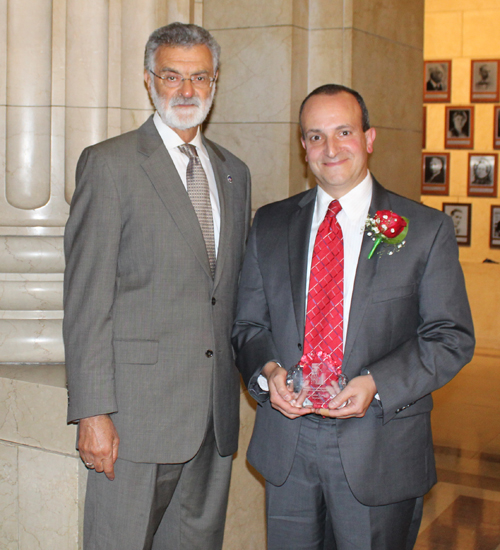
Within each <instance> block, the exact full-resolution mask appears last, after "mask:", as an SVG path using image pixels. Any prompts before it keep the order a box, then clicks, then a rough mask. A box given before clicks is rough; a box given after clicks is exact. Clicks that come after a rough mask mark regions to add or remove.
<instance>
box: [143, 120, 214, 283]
mask: <svg viewBox="0 0 500 550" xmlns="http://www.w3.org/2000/svg"><path fill="white" fill-rule="evenodd" d="M137 148H138V151H139V152H140V153H142V154H144V155H146V157H147V158H146V159H145V160H144V162H143V163H142V167H143V169H144V171H145V172H146V174H147V175H148V177H149V179H150V180H151V183H152V184H153V186H154V188H155V189H156V192H157V193H158V195H159V197H160V199H161V201H162V203H163V205H164V206H165V208H166V209H167V210H168V212H169V214H170V215H171V216H172V219H173V220H174V222H175V223H176V225H177V227H178V228H179V231H180V232H181V234H182V236H183V237H184V239H185V240H186V242H187V243H188V245H189V246H190V248H191V250H192V251H193V253H194V254H195V256H196V258H197V259H198V261H199V262H200V264H201V265H202V267H203V269H204V270H205V271H206V273H207V275H208V276H209V277H210V278H211V277H212V275H211V273H210V265H209V261H208V254H207V249H206V246H205V241H204V239H203V234H202V232H201V228H200V224H199V222H198V218H197V217H196V213H195V211H194V208H193V205H192V203H191V201H190V199H189V196H188V194H187V191H186V189H185V187H184V185H183V184H182V181H181V179H180V177H179V174H178V173H177V170H176V168H175V166H174V163H173V162H172V159H171V157H170V155H169V153H168V151H167V149H166V147H165V146H164V144H163V141H162V139H161V137H160V135H159V134H158V132H157V130H156V127H155V126H154V122H153V119H152V118H150V119H148V120H147V121H146V123H145V124H143V126H141V128H139V131H138V145H137Z"/></svg>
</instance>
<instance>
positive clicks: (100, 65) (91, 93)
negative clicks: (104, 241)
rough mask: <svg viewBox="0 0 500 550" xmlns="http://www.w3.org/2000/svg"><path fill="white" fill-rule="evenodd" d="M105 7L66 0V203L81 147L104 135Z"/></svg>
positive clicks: (102, 0) (102, 1)
mask: <svg viewBox="0 0 500 550" xmlns="http://www.w3.org/2000/svg"><path fill="white" fill-rule="evenodd" d="M108 7H109V1H108V0H92V1H90V0H88V1H85V2H82V1H80V0H67V5H66V124H65V144H66V146H65V157H66V170H65V173H66V193H65V194H66V200H67V201H68V202H70V201H71V197H72V195H73V190H74V181H75V167H76V162H77V160H78V157H79V156H80V153H81V152H82V149H83V148H84V147H86V146H88V145H91V144H93V143H97V142H98V141H101V140H103V139H105V138H106V137H107V124H108V118H107V117H108V114H107V106H108V103H107V102H108V39H109V33H108V30H109V17H108V16H109V11H108ZM110 78H113V76H112V75H111V76H110Z"/></svg>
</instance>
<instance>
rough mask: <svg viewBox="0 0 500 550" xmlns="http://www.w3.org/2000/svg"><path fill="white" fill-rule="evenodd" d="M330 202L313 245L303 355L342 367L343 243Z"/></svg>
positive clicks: (335, 204) (337, 208) (335, 206)
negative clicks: (324, 356) (328, 358)
mask: <svg viewBox="0 0 500 550" xmlns="http://www.w3.org/2000/svg"><path fill="white" fill-rule="evenodd" d="M341 210H342V207H341V206H340V203H339V202H338V201H336V200H335V201H332V202H331V203H330V205H329V207H328V211H327V213H326V216H325V219H324V220H323V221H322V222H321V225H320V226H319V229H318V233H317V235H316V241H315V243H314V251H313V257H312V262H311V275H310V280H309V294H308V299H307V315H306V327H305V339H304V353H305V354H306V353H309V352H310V351H312V350H314V351H316V352H318V351H322V352H324V353H328V354H330V355H331V356H332V358H334V359H335V358H337V361H338V364H339V365H341V364H342V359H343V357H344V351H343V339H344V335H343V329H344V326H343V325H344V319H343V318H344V242H343V238H342V228H341V227H340V225H339V222H338V221H337V214H338V213H339V212H340V211H341Z"/></svg>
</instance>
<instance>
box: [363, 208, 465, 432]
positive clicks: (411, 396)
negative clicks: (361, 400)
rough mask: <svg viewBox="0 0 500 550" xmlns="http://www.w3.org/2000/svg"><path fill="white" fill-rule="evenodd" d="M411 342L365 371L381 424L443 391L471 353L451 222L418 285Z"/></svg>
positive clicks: (438, 239) (437, 241) (447, 222)
mask: <svg viewBox="0 0 500 550" xmlns="http://www.w3.org/2000/svg"><path fill="white" fill-rule="evenodd" d="M418 292H419V295H418V299H419V314H420V322H419V326H418V330H417V334H416V335H415V337H412V338H410V339H409V340H407V341H406V342H404V343H403V344H402V345H400V346H399V347H397V348H396V349H394V350H393V351H391V352H390V353H389V354H387V355H386V356H385V357H383V358H381V359H379V360H377V361H375V362H374V363H372V364H371V365H367V369H369V371H370V372H371V374H372V376H373V377H374V380H375V383H376V386H377V391H378V393H379V395H380V398H381V401H382V405H383V410H384V422H388V421H389V420H392V419H393V418H394V417H396V415H397V414H398V413H399V412H400V411H401V410H404V409H406V408H409V407H410V406H411V405H413V404H414V403H415V402H416V401H418V400H419V399H420V398H422V397H424V396H425V395H427V394H430V393H431V392H432V391H434V390H437V389H438V388H440V387H441V386H444V385H445V384H446V383H447V382H448V381H449V380H451V379H452V378H453V377H454V376H455V375H456V374H457V373H458V371H459V370H460V369H461V368H462V367H463V366H464V365H466V364H467V363H468V362H469V361H470V360H471V359H472V356H473V353H474V344H475V341H474V330H473V325H472V317H471V312H470V308H469V302H468V299H467V293H466V289H465V281H464V277H463V273H462V269H461V267H460V263H459V261H458V247H457V244H456V237H455V233H454V229H453V224H452V221H451V219H449V220H448V219H447V218H446V219H444V220H443V222H442V223H441V225H440V227H439V229H438V231H437V234H436V237H435V239H434V242H433V244H432V247H431V249H430V252H429V254H428V257H427V261H426V265H425V269H424V272H423V275H422V278H421V281H420V285H419V290H418Z"/></svg>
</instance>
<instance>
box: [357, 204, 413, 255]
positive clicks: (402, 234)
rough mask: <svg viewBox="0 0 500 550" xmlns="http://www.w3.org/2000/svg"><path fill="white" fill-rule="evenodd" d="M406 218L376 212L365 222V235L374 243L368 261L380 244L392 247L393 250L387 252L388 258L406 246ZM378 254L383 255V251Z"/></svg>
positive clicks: (384, 211)
mask: <svg viewBox="0 0 500 550" xmlns="http://www.w3.org/2000/svg"><path fill="white" fill-rule="evenodd" d="M409 223H410V222H409V220H408V218H405V217H404V216H399V215H398V214H395V213H394V212H391V211H390V210H377V212H376V213H375V216H373V218H370V217H369V216H368V219H367V220H366V231H367V235H368V236H369V237H371V239H372V240H373V241H374V245H373V248H372V249H371V252H370V254H368V259H370V258H371V257H372V256H373V253H374V252H375V250H376V248H377V246H378V245H379V244H380V243H387V244H389V245H393V248H392V249H391V250H389V251H388V252H387V254H389V256H392V254H394V252H399V250H401V248H402V247H403V246H404V245H405V244H406V243H405V238H406V235H407V233H408V224H409ZM379 254H383V251H379Z"/></svg>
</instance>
